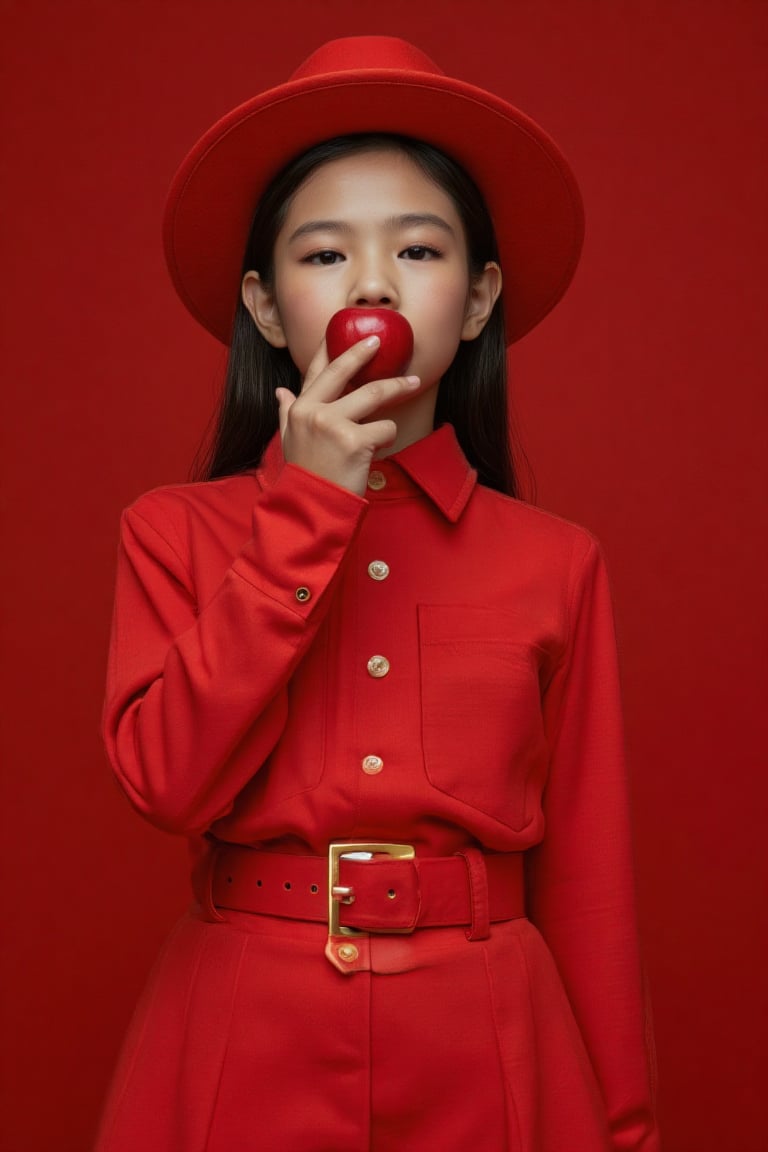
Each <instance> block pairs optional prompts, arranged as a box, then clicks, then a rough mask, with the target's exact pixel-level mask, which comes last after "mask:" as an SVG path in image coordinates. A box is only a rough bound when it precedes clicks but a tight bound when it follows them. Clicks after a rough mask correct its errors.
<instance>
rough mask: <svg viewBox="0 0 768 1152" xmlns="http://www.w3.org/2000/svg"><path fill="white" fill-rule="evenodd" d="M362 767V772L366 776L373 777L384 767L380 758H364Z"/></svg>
mask: <svg viewBox="0 0 768 1152" xmlns="http://www.w3.org/2000/svg"><path fill="white" fill-rule="evenodd" d="M362 767H363V772H365V774H366V775H367V776H375V775H376V774H377V773H378V772H381V770H382V768H383V767H384V761H383V760H382V758H381V756H366V757H365V759H364V760H363V765H362Z"/></svg>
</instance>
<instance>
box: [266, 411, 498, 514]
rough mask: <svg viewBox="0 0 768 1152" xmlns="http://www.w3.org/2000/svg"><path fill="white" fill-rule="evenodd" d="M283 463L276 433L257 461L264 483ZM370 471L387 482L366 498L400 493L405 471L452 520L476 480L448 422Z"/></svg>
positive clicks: (384, 498)
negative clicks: (382, 474) (377, 472)
mask: <svg viewBox="0 0 768 1152" xmlns="http://www.w3.org/2000/svg"><path fill="white" fill-rule="evenodd" d="M283 463H284V461H283V452H282V446H281V443H280V435H279V433H276V434H275V436H274V437H273V438H272V440H271V441H270V443H269V445H268V446H267V449H266V451H265V453H264V456H263V459H262V463H261V473H262V476H263V478H264V481H265V482H266V484H267V485H269V486H271V485H272V484H274V482H275V481H276V480H277V477H278V476H279V475H280V472H281V471H282V468H283ZM371 471H372V472H373V471H380V472H382V473H384V475H385V476H386V477H387V478H388V479H389V480H390V483H388V484H387V486H386V487H385V488H383V489H382V490H381V491H380V492H376V491H371V492H369V493H367V495H368V498H369V499H373V500H386V499H390V498H392V497H393V496H395V495H396V493H397V492H399V494H400V495H402V487H404V486H407V481H405V477H402V473H405V475H406V476H407V477H408V478H409V479H410V480H411V481H413V483H414V484H416V485H417V487H419V488H420V489H421V490H422V492H423V493H424V494H425V496H428V497H429V499H430V500H431V501H432V503H433V504H434V505H435V507H436V508H438V509H439V510H440V511H441V512H442V514H443V515H444V516H445V518H446V520H449V521H450V522H451V523H452V524H455V523H456V522H457V521H458V519H459V517H460V516H461V514H462V512H463V511H464V509H465V508H466V506H467V502H468V500H469V498H470V496H471V495H472V491H473V489H474V487H475V484H476V483H477V472H476V471H475V469H474V468H471V467H470V466H469V463H468V462H467V458H466V456H465V455H464V453H463V452H462V450H461V447H460V445H459V442H458V440H457V439H456V433H455V432H454V430H453V427H452V425H450V424H443V425H442V426H441V427H440V428H438V429H436V430H435V431H434V432H431V433H430V434H429V436H425V437H424V438H423V439H422V440H416V441H415V442H414V443H413V444H409V445H408V447H407V448H403V449H401V451H400V452H396V453H395V454H394V455H392V456H387V457H385V458H384V459H383V460H377V461H375V462H374V464H373V467H372V469H371ZM398 473H400V474H401V475H400V477H399V476H398ZM398 479H401V484H398V483H397V480H398ZM403 481H405V485H403V484H402V482H403Z"/></svg>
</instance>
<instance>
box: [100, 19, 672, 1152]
mask: <svg viewBox="0 0 768 1152" xmlns="http://www.w3.org/2000/svg"><path fill="white" fill-rule="evenodd" d="M254 212H255V215H254ZM581 229H582V218H581V206H580V200H579V196H578V192H577V189H576V186H575V184H574V181H573V178H572V176H571V174H570V171H569V169H568V167H567V165H566V163H565V161H564V160H563V158H562V156H561V155H560V153H559V152H558V150H557V148H556V146H555V145H554V143H553V142H552V141H551V140H550V139H549V138H548V137H547V136H546V135H545V134H544V133H543V132H542V131H541V129H540V128H539V127H538V126H537V125H535V124H534V123H532V122H531V121H530V120H528V119H527V118H526V117H524V116H523V115H522V114H521V113H520V112H518V111H517V110H516V109H514V108H512V107H511V106H509V105H508V104H506V103H505V102H503V101H501V100H499V99H497V98H495V97H493V96H491V95H489V94H488V93H486V92H483V91H482V90H480V89H477V88H475V87H472V86H470V85H468V84H465V83H462V82H460V81H457V80H453V79H450V78H448V77H446V76H444V75H443V74H442V73H441V72H440V71H439V70H438V69H437V68H436V67H435V65H434V64H433V63H432V62H431V61H430V60H429V59H428V58H427V57H426V56H424V55H423V54H422V53H421V52H419V51H418V50H417V49H416V48H414V47H412V46H411V45H409V44H407V43H405V42H403V41H399V40H394V39H390V38H385V37H364V38H355V39H350V40H343V41H336V42H332V43H330V44H327V45H325V46H324V47H323V48H321V49H320V50H319V51H318V52H316V53H315V54H314V55H313V56H312V57H310V59H309V60H308V61H307V62H306V63H305V64H304V65H303V66H302V68H300V69H299V71H298V72H297V73H295V74H294V76H293V77H292V79H291V80H290V81H289V82H288V83H286V84H284V85H282V86H280V87H278V88H275V89H273V90H271V91H269V92H267V93H265V94H263V95H261V96H259V97H256V98H255V99H253V100H251V101H250V102H249V103H247V104H245V105H243V106H242V107H240V108H237V109H235V110H234V111H233V112H231V113H230V114H229V115H228V116H227V117H225V118H224V119H223V120H222V121H220V122H219V123H218V124H216V125H214V127H213V128H211V129H210V131H209V132H208V133H207V134H206V135H205V136H204V137H203V138H202V140H201V141H200V142H199V143H198V145H197V146H196V147H195V149H194V150H193V151H192V152H191V154H190V155H189V157H188V158H187V159H186V161H185V162H184V164H183V166H182V168H181V170H180V172H179V174H178V176H177V178H176V181H175V184H174V186H173V188H172V190H171V194H170V199H169V205H168V210H167V216H166V232H165V237H166V251H167V255H168V261H169V266H170V269H171V273H172V276H173V278H174V281H175V284H176V286H177V288H178V291H179V293H180V295H181V297H182V299H183V300H184V302H185V304H186V305H187V307H188V308H189V309H190V310H191V312H192V313H193V314H194V316H195V317H196V318H197V319H198V320H199V321H200V322H201V323H202V324H204V325H205V326H206V327H207V328H208V329H209V330H210V331H211V332H212V333H213V334H214V335H215V336H217V337H219V338H220V339H221V340H222V341H225V342H227V343H231V351H230V358H229V367H228V374H227V382H226V389H225V395H224V399H223V403H222V408H221V412H220V416H219V423H218V429H217V432H216V436H215V439H214V442H213V444H212V448H211V452H210V457H209V460H208V464H207V468H206V472H205V481H204V482H202V483H195V484H190V485H185V486H178V487H174V488H167V489H163V490H160V491H156V492H151V493H149V494H148V495H146V496H144V497H142V498H141V499H140V500H139V501H138V502H137V503H136V504H135V505H134V506H133V507H132V508H130V509H129V510H128V511H127V512H126V513H125V515H124V519H123V527H122V541H121V552H120V561H119V571H118V584H117V600H116V608H115V619H114V631H113V642H112V649H111V659H110V670H109V684H108V693H107V703H106V710H105V732H106V740H107V745H108V749H109V754H110V757H111V760H112V763H113V765H114V768H115V771H116V773H117V775H118V778H119V780H120V782H121V784H122V786H123V788H124V789H125V791H126V793H127V795H128V797H129V798H130V800H131V801H132V803H133V804H134V805H135V806H136V808H137V809H138V810H139V812H141V813H142V814H143V815H144V816H146V817H147V818H148V819H149V820H151V821H153V822H154V823H155V824H157V825H158V826H159V827H161V828H165V829H167V830H169V831H171V832H175V833H178V834H182V835H185V836H187V837H189V838H190V839H191V841H192V843H193V845H194V846H195V852H196V864H195V869H194V888H195V895H196V904H195V905H194V907H193V909H192V911H191V913H190V914H189V915H188V916H187V917H185V918H184V919H183V920H182V922H181V923H180V924H179V925H178V926H177V927H176V929H175V931H174V933H173V934H172V936H171V938H170V940H169V941H168V943H167V945H166V947H165V950H164V952H163V955H162V956H161V958H160V960H159V962H158V965H157V967H156V970H155V972H154V974H153V976H152V978H151V980H150V983H149V986H148V989H147V991H146V994H145V997H144V999H143V1001H142V1004H141V1005H140V1007H139V1009H138V1011H137V1015H136V1019H135V1020H134V1023H133V1025H132V1029H131V1032H130V1035H129V1037H128V1039H127V1041H126V1045H125V1049H124V1052H123V1057H122V1060H121V1064H120V1067H119V1069H118V1072H117V1074H116V1077H115V1080H114V1084H113V1088H112V1092H111V1095H110V1099H109V1102H108V1105H107V1108H106V1111H105V1115H104V1118H103V1122H102V1128H101V1134H100V1137H99V1142H98V1149H99V1152H123V1150H125V1152H136V1149H148V1150H149V1152H202V1150H207V1152H255V1150H257V1149H258V1150H266V1152H271V1150H273V1149H288V1150H289V1152H362V1150H363V1149H373V1150H375V1152H404V1150H405V1152H408V1150H411V1149H430V1150H432V1149H434V1150H436V1152H467V1150H471V1149H477V1150H479V1152H502V1150H513V1149H514V1150H516V1152H520V1150H524V1152H534V1150H536V1152H598V1150H599V1152H607V1150H612V1152H618V1150H619V1149H621V1150H626V1152H628V1150H630V1149H631V1150H633V1152H641V1150H642V1152H652V1150H656V1149H657V1134H656V1127H655V1121H654V1117H653V1106H652V1100H651V1085H650V1077H649V1063H650V1061H649V1050H650V1045H649V1043H648V1041H647V1036H646V1032H647V1028H646V1023H645V1017H644V1011H643V1000H642V994H641V989H640V984H641V980H640V963H639V958H638V947H637V942H636V937H635V920H634V905H633V891H632V869H631V856H630V849H629V838H628V826H627V805H626V780H625V774H624V768H623V763H622V737H621V724H620V712H619V700H618V693H617V676H616V666H615V652H614V640H613V633H612V624H611V611H610V604H609V599H608V592H607V589H606V581H605V575H604V569H603V565H602V562H601V558H600V553H599V550H598V547H597V545H596V543H595V541H594V540H593V539H592V538H591V537H590V536H589V535H588V534H587V533H585V532H584V531H583V530H581V529H579V528H576V527H574V526H573V525H571V524H567V523H565V522H563V521H562V520H559V519H557V518H555V517H553V516H551V515H547V514H545V513H543V512H540V511H538V510H536V509H533V508H530V507H528V506H526V505H524V504H523V503H521V502H520V501H519V500H518V499H516V498H515V496H516V488H515V478H514V470H513V466H512V461H511V458H510V453H509V450H508V438H507V417H506V406H505V396H506V380H505V370H504V365H505V335H504V331H505V325H506V340H507V342H509V341H511V340H515V339H517V338H518V337H520V336H522V335H523V334H524V333H525V332H526V331H528V330H529V329H530V328H531V327H532V326H533V325H534V324H536V323H537V322H538V321H539V320H540V319H541V318H542V317H543V316H544V315H545V314H546V313H547V312H548V311H549V309H550V308H552V307H553V305H554V304H555V303H556V301H557V300H558V299H559V298H560V296H561V295H562V293H563V292H564V291H565V288H566V287H567V284H568V282H569V280H570V278H571V276H572V273H573V270H574V266H575V264H576V261H577V258H578V254H579V249H580V244H581ZM243 253H244V254H245V255H244V258H243ZM502 271H503V276H504V288H503V293H502ZM236 302H237V304H236ZM235 304H236V308H235ZM346 308H355V309H371V308H376V309H386V310H390V311H394V312H399V313H401V314H402V315H403V316H404V317H405V318H406V319H407V320H408V321H409V323H410V325H411V327H412V329H413V333H414V341H415V342H414V349H413V353H412V356H411V359H410V361H409V362H408V363H407V365H406V368H405V374H404V375H402V376H398V377H395V378H392V377H389V378H384V379H374V380H373V381H372V382H370V383H367V384H363V385H361V386H359V387H355V386H354V384H355V377H356V375H357V374H358V372H359V371H360V370H361V369H362V368H363V367H364V366H365V365H367V364H368V363H369V362H371V361H372V360H374V358H375V357H376V356H377V355H378V353H379V351H380V348H379V345H378V344H377V342H376V339H375V338H374V339H373V340H371V339H365V340H362V341H359V342H356V343H353V344H352V346H351V347H349V348H348V350H346V351H344V352H343V353H342V354H341V355H338V356H336V358H335V359H329V356H328V352H327V349H326V341H325V331H326V326H327V324H328V321H329V320H330V318H331V316H332V315H334V314H335V313H336V312H338V311H339V310H341V309H346ZM386 338H387V336H386V333H385V339H386ZM374 374H375V373H374Z"/></svg>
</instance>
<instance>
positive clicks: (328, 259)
mask: <svg viewBox="0 0 768 1152" xmlns="http://www.w3.org/2000/svg"><path fill="white" fill-rule="evenodd" d="M343 259H344V257H343V256H342V254H341V252H334V250H333V249H332V248H323V249H322V250H321V251H320V252H310V254H309V256H305V257H304V260H303V263H304V264H321V265H328V264H337V263H338V262H339V260H343Z"/></svg>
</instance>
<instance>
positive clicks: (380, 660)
mask: <svg viewBox="0 0 768 1152" xmlns="http://www.w3.org/2000/svg"><path fill="white" fill-rule="evenodd" d="M388 672H389V660H387V658H386V656H371V658H370V660H369V661H368V673H369V675H370V676H373V677H374V678H375V679H376V680H380V679H381V677H382V676H386V675H387V673H388Z"/></svg>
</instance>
